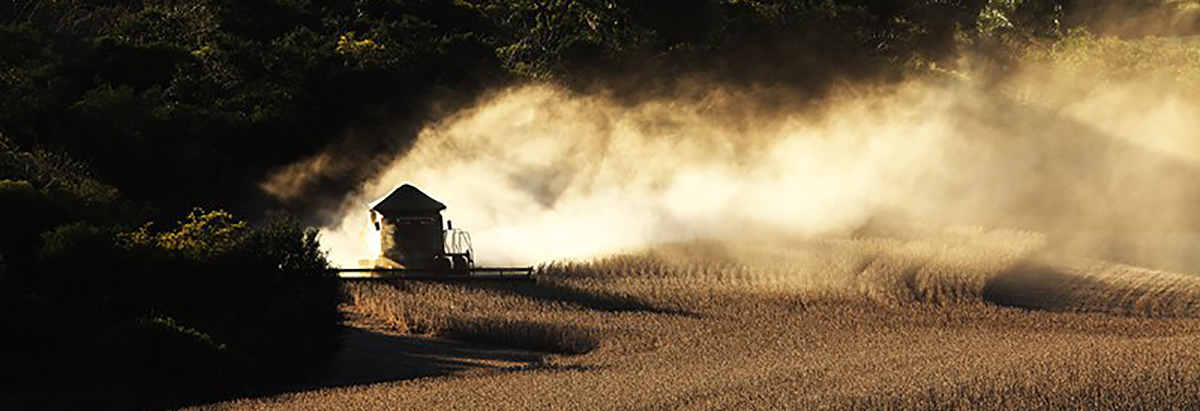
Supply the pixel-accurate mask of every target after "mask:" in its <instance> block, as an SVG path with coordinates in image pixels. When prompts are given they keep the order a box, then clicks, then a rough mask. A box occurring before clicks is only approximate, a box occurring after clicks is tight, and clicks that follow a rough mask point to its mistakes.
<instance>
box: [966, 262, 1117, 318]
mask: <svg viewBox="0 0 1200 411" xmlns="http://www.w3.org/2000/svg"><path fill="white" fill-rule="evenodd" d="M1103 286H1104V284H1103V283H1101V282H1099V281H1096V280H1092V279H1087V278H1083V277H1079V276H1075V275H1070V274H1067V273H1064V272H1062V271H1060V270H1057V269H1055V268H1053V267H1049V266H1046V265H1041V264H1033V263H1026V264H1020V265H1017V266H1016V267H1013V268H1012V269H1009V270H1008V271H1005V272H1001V273H999V274H997V275H995V276H993V277H992V278H991V279H989V280H988V282H987V283H986V284H985V285H984V286H983V299H984V301H988V302H991V303H994V304H999V305H1003V306H1009V307H1018V308H1026V309H1033V310H1047V311H1066V310H1069V309H1072V308H1075V307H1077V306H1078V302H1079V301H1080V300H1081V299H1082V298H1083V297H1084V296H1083V295H1082V294H1083V293H1084V292H1085V291H1086V290H1092V291H1095V290H1099V289H1102V288H1103Z"/></svg>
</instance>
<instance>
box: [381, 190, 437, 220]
mask: <svg viewBox="0 0 1200 411" xmlns="http://www.w3.org/2000/svg"><path fill="white" fill-rule="evenodd" d="M371 209H372V210H375V211H378V212H379V213H380V214H406V213H431V212H438V211H442V210H445V209H446V205H445V204H442V203H441V202H438V201H437V200H434V199H433V197H430V196H428V195H426V194H425V193H422V192H421V190H418V189H417V188H416V187H413V186H411V185H408V184H405V185H402V186H400V187H397V188H396V189H395V190H392V193H391V194H388V195H387V197H384V198H383V200H380V201H379V202H377V203H375V206H374V207H371Z"/></svg>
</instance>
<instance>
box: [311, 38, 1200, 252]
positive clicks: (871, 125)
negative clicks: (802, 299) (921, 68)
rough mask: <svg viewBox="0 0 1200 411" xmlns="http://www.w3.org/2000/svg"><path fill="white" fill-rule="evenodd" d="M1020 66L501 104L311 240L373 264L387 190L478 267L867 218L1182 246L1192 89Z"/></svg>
mask: <svg viewBox="0 0 1200 411" xmlns="http://www.w3.org/2000/svg"><path fill="white" fill-rule="evenodd" d="M1089 47H1091V46H1089ZM1075 51H1078V50H1055V52H1056V53H1065V52H1075ZM1084 52H1089V51H1088V50H1084ZM1030 60H1031V61H1029V62H1025V63H1022V64H1020V65H1019V68H1018V69H1017V70H1015V71H1014V72H1013V73H1009V75H1007V76H1005V77H1004V78H1003V79H1000V80H996V79H987V81H983V79H973V78H972V74H973V73H972V72H970V71H969V70H965V69H964V70H962V71H959V72H950V73H949V74H942V75H926V76H922V77H921V79H919V80H911V81H907V82H902V83H900V84H896V85H892V86H888V87H883V88H880V87H876V88H873V89H870V90H863V89H857V88H853V87H848V88H846V89H843V90H841V91H840V92H837V93H834V95H833V96H832V97H829V98H827V99H825V100H823V101H822V102H821V104H809V105H800V104H797V105H790V106H788V105H784V106H775V107H766V108H764V107H763V105H759V104H756V102H757V101H759V99H760V97H761V96H760V95H759V94H758V93H757V92H753V91H744V90H730V89H727V88H722V87H719V86H710V85H693V87H691V88H690V89H688V90H685V91H684V92H680V93H679V96H686V97H679V96H663V97H660V98H655V99H645V100H641V101H639V102H634V103H629V102H623V101H621V100H619V99H615V98H611V96H605V95H595V94H590V95H583V94H578V93H572V92H569V91H566V90H563V89H560V88H557V87H555V86H552V85H545V84H531V85H524V86H519V87H513V88H510V89H506V90H502V91H499V92H496V93H495V94H493V95H491V96H490V97H488V98H485V99H483V100H481V101H480V103H479V104H477V105H475V106H474V107H472V108H469V109H466V110H463V111H461V112H458V113H456V114H454V115H452V116H449V117H447V118H444V119H441V120H440V121H437V122H435V123H432V124H430V125H429V126H428V127H426V128H425V129H424V130H423V131H422V132H421V133H420V134H419V136H418V139H417V141H416V143H415V145H414V146H413V148H412V149H411V150H410V151H409V152H407V153H406V154H405V155H404V156H402V157H400V158H396V159H395V160H394V161H393V162H392V163H391V164H389V165H388V166H387V167H385V169H384V170H385V171H384V172H383V173H381V174H380V175H378V176H377V178H375V179H373V180H371V181H369V182H368V183H366V184H365V185H364V186H363V187H362V188H361V190H359V194H358V195H355V196H353V197H352V198H349V199H347V200H346V201H345V203H344V205H343V207H342V208H341V212H340V215H341V216H342V217H341V218H340V222H339V223H338V224H336V225H335V226H332V227H328V228H326V229H324V230H323V232H322V242H323V244H325V245H326V246H327V247H330V257H331V259H332V260H333V261H334V262H335V263H336V264H338V265H342V266H354V265H356V264H357V263H358V261H359V260H362V259H369V258H374V256H375V255H377V253H378V251H379V250H378V249H377V246H375V245H373V244H375V242H376V241H378V240H377V237H374V235H375V234H374V232H373V229H372V228H371V227H370V226H369V223H368V219H367V212H366V210H367V208H368V204H369V203H370V202H372V201H373V200H376V199H378V198H380V197H382V196H384V195H386V194H387V193H388V192H390V191H391V190H392V189H393V188H395V187H397V186H399V185H400V184H403V183H411V184H414V185H416V186H417V187H419V188H421V189H422V190H424V191H425V192H426V193H428V194H429V195H431V196H432V197H434V198H436V199H438V200H440V201H442V202H443V203H445V204H447V206H448V209H447V210H446V211H445V215H446V217H447V218H448V219H450V220H452V221H453V222H454V225H455V227H462V228H466V229H468V230H469V231H470V232H471V234H472V236H473V239H474V244H475V249H476V253H477V255H478V260H479V262H480V263H482V264H532V263H537V262H541V261H547V260H553V259H562V258H579V257H590V256H598V255H604V254H608V253H613V252H617V251H622V250H630V249H636V248H640V247H644V246H647V245H650V244H655V243H662V242H670V241H679V240H690V239H718V240H731V241H739V240H747V239H755V238H763V237H770V236H777V235H785V236H818V235H829V234H837V233H847V232H849V231H851V230H854V229H855V228H856V227H859V226H861V225H862V224H864V223H865V222H866V221H868V220H869V219H871V218H873V217H878V216H880V215H893V216H894V215H902V216H904V218H908V219H920V220H925V221H935V222H944V223H953V224H975V225H985V226H994V227H1007V228H1017V229H1022V230H1036V231H1039V232H1046V233H1050V235H1051V238H1054V239H1057V240H1058V242H1059V243H1061V244H1073V245H1085V246H1086V247H1084V246H1080V247H1084V248H1087V249H1088V250H1095V249H1107V248H1108V247H1109V246H1110V245H1111V241H1108V240H1104V241H1102V242H1103V247H1101V246H1098V241H1100V240H1096V239H1097V238H1114V237H1117V238H1126V237H1125V236H1122V235H1114V234H1113V233H1128V232H1137V233H1141V234H1140V236H1134V237H1130V238H1145V237H1146V236H1147V235H1146V233H1159V232H1172V233H1175V234H1174V235H1175V237H1170V238H1180V237H1179V236H1183V237H1186V238H1189V239H1190V238H1191V237H1190V233H1192V232H1195V231H1197V229H1200V224H1197V223H1200V218H1197V217H1200V216H1198V215H1197V214H1200V213H1196V212H1195V211H1194V209H1195V206H1194V205H1195V204H1200V203H1198V201H1200V187H1194V186H1195V184H1194V182H1195V181H1200V169H1198V168H1197V166H1198V164H1200V98H1197V94H1196V92H1195V88H1188V87H1179V86H1178V84H1179V81H1178V80H1179V76H1180V74H1179V73H1174V72H1163V71H1161V70H1158V71H1156V70H1137V71H1135V72H1134V74H1132V75H1101V74H1096V73H1098V72H1104V73H1107V72H1106V71H1103V70H1099V69H1097V68H1095V67H1090V66H1089V67H1078V66H1072V65H1070V64H1065V63H1061V62H1060V61H1068V62H1071V61H1074V60H1070V59H1058V60H1054V59H1049V60H1048V59H1042V60H1037V59H1034V58H1032V57H1031V58H1030ZM962 66H963V67H969V66H970V64H969V62H966V63H964V64H962ZM1118 68H1119V67H1118ZM1114 70H1115V69H1114ZM1109 71H1112V70H1109ZM797 107H802V108H797ZM1151 236H1153V235H1151ZM1181 253H1183V251H1181ZM1176 257H1178V256H1170V257H1169V258H1176ZM1154 258H1157V259H1164V258H1168V257H1166V256H1155V257H1154Z"/></svg>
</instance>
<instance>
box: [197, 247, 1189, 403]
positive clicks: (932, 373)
mask: <svg viewBox="0 0 1200 411" xmlns="http://www.w3.org/2000/svg"><path fill="white" fill-rule="evenodd" d="M1050 249H1051V248H1049V247H1047V244H1046V238H1045V236H1043V235H1041V234H1038V233H1033V232H1019V231H1007V230H987V229H981V228H974V227H950V228H934V227H923V228H922V227H915V228H914V227H907V228H905V229H902V230H901V229H884V228H875V229H870V230H859V231H858V232H855V233H851V234H847V235H843V236H833V237H824V238H810V239H792V240H779V239H774V240H767V239H764V240H761V241H757V240H756V241H743V242H738V243H736V244H731V243H718V242H702V241H697V242H684V243H674V244H666V245H660V246H656V247H653V248H650V249H647V250H642V251H633V252H628V253H625V254H619V255H612V256H608V257H603V258H597V259H591V260H580V261H562V262H554V263H548V264H545V265H543V266H541V267H540V273H541V276H542V280H541V281H539V283H537V284H467V285H461V284H460V285H455V284H427V283H407V284H397V285H389V284H380V283H368V284H351V285H350V287H349V294H350V297H351V298H350V302H348V303H347V305H348V309H349V310H351V311H353V312H354V313H356V314H358V315H361V316H364V317H368V318H372V319H374V320H375V321H378V322H380V323H384V324H386V326H387V327H388V328H390V329H391V330H392V331H393V332H396V333H409V334H422V335H434V336H438V337H444V338H449V339H454V340H460V341H467V342H475V343H482V344H487V345H498V346H507V347H510V348H513V349H520V350H528V351H534V352H541V353H545V354H544V355H542V356H541V358H540V359H539V360H537V361H535V362H533V363H530V364H528V365H522V366H514V367H511V368H501V369H495V370H491V371H488V372H479V373H474V374H470V375H465V376H462V375H460V376H445V377H435V378H425V379H417V380H409V381H398V382H389V383H382V384H375V385H367V386H356V387H343V388H332V389H325V390H318V391H310V392H304V393H296V394H288V395H284V396H280V397H274V398H269V399H262V400H255V399H250V400H240V401H234V402H229V403H223V404H216V405H212V406H208V407H204V409H213V410H274V409H279V410H283V409H288V410H315V409H367V410H370V409H378V410H391V409H589V410H591V409H595V410H616V409H651V410H657V409H671V410H676V409H814V410H823V409H830V410H843V409H849V410H880V409H931V410H941V409H981V410H1028V409H1075V410H1077V409H1152V410H1167V409H1197V408H1200V320H1198V319H1197V317H1198V316H1200V305H1198V304H1197V302H1198V301H1200V277H1194V276H1191V275H1186V274H1178V273H1172V272H1165V271H1155V270H1151V269H1146V268H1139V267H1135V266H1130V265H1121V264H1115V263H1108V262H1104V261H1101V260H1096V259H1089V258H1085V257H1081V256H1072V255H1066V254H1062V253H1058V252H1051V251H1048V250H1050Z"/></svg>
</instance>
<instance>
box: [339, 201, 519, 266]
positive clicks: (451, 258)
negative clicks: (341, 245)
mask: <svg viewBox="0 0 1200 411" xmlns="http://www.w3.org/2000/svg"><path fill="white" fill-rule="evenodd" d="M445 209H446V205H445V204H442V203H441V202H439V201H437V200H434V199H433V198H431V197H429V196H428V195H426V194H425V193H423V192H421V190H418V189H417V188H416V187H413V186H411V185H408V184H405V185H402V186H400V187H399V188H397V189H395V190H392V193H391V194H388V195H387V197H384V198H383V200H380V201H378V202H376V203H375V204H374V205H373V206H371V208H370V210H369V212H370V216H371V224H372V225H373V226H374V228H375V231H378V232H379V238H380V244H379V246H380V247H379V250H380V255H379V257H378V258H376V259H375V260H363V261H361V262H360V264H359V265H360V266H361V267H364V268H338V269H335V271H337V274H338V277H341V278H343V279H348V280H422V281H491V280H496V281H534V280H535V277H534V274H533V267H476V266H475V252H474V250H473V249H472V248H471V235H470V234H468V233H467V232H466V231H464V230H460V229H456V228H454V225H453V223H451V222H447V224H446V225H445V226H444V228H443V224H442V210H445Z"/></svg>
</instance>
